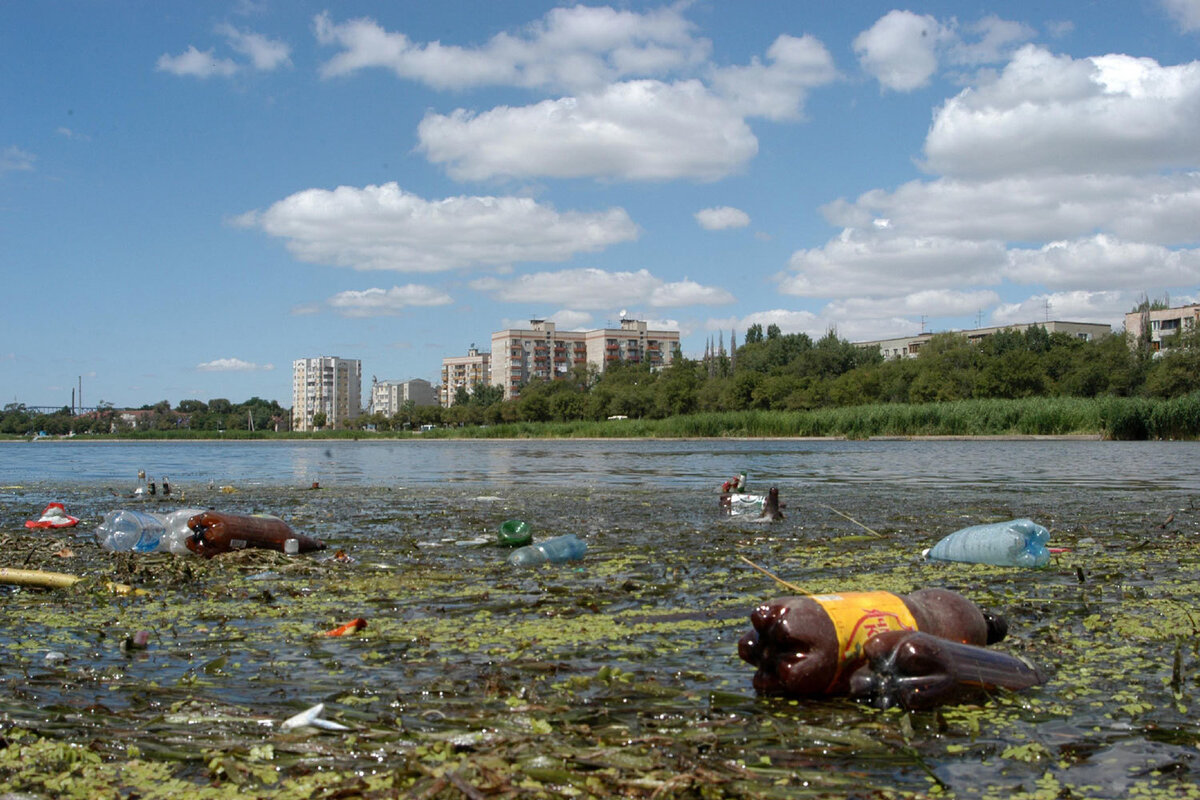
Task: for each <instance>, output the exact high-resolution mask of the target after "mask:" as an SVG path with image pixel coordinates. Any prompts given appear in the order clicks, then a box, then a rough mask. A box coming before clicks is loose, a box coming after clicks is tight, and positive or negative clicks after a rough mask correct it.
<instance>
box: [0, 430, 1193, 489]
mask: <svg viewBox="0 0 1200 800" xmlns="http://www.w3.org/2000/svg"><path fill="white" fill-rule="evenodd" d="M1195 453H1196V445H1195V444H1194V443H1188V442H1098V441H1076V440H1019V441H1006V440H975V441H942V440H918V441H885V440H873V441H863V442H858V441H829V440H821V441H810V440H686V441H645V440H634V441H629V440H620V441H608V440H605V441H541V440H539V441H523V440H522V441H483V442H479V441H334V442H311V441H306V442H145V443H142V442H87V443H82V442H64V443H58V442H50V443H26V442H18V443H6V444H0V484H5V485H11V484H30V483H41V482H50V483H62V482H68V483H70V482H82V483H113V482H116V483H118V484H120V485H124V483H131V482H132V481H133V480H134V478H135V477H136V475H137V472H138V470H140V469H144V470H146V471H147V472H148V473H149V474H151V475H155V476H163V475H167V476H169V477H170V478H171V481H172V483H173V484H177V485H184V484H187V483H192V484H194V483H208V482H210V481H211V482H215V483H217V484H225V483H233V484H253V485H308V484H310V483H312V482H313V481H319V482H320V483H321V485H323V486H325V485H329V486H337V485H341V486H392V487H419V486H430V485H439V484H446V483H455V484H465V485H475V484H478V485H504V484H510V483H517V484H526V483H530V482H534V483H536V484H538V485H545V486H559V487H582V486H651V487H662V488H684V487H688V488H695V487H696V486H703V485H709V484H711V485H713V486H716V485H717V484H718V483H719V482H720V481H721V480H723V479H724V478H726V477H728V476H729V475H732V474H735V473H737V472H739V471H745V472H747V473H748V474H749V475H750V477H751V482H752V486H753V485H758V486H762V485H763V484H764V483H771V484H777V485H779V486H781V487H787V488H789V489H792V490H795V489H796V488H798V487H802V486H804V485H810V484H818V483H838V484H845V483H848V484H880V485H898V486H913V487H916V486H923V487H938V486H973V485H979V486H983V485H987V486H998V485H1001V486H1008V487H1011V488H1020V487H1023V486H1037V487H1055V486H1061V487H1069V486H1088V487H1098V488H1100V487H1111V488H1118V489H1129V488H1134V487H1138V488H1146V489H1150V488H1164V489H1166V488H1169V489H1200V460H1198V459H1196V458H1195V457H1194V455H1195Z"/></svg>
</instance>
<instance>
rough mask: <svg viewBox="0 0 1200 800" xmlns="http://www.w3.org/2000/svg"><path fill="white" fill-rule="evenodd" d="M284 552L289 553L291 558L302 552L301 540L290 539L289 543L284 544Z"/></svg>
mask: <svg viewBox="0 0 1200 800" xmlns="http://www.w3.org/2000/svg"><path fill="white" fill-rule="evenodd" d="M283 552H285V553H287V554H288V555H289V556H294V555H296V554H297V553H299V552H300V540H299V539H288V540H287V541H285V542H284V543H283Z"/></svg>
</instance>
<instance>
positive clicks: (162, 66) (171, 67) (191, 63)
mask: <svg viewBox="0 0 1200 800" xmlns="http://www.w3.org/2000/svg"><path fill="white" fill-rule="evenodd" d="M155 68H156V69H157V70H158V71H159V72H169V73H171V74H172V75H180V76H188V77H192V78H211V77H213V76H217V77H221V78H228V77H229V76H231V75H235V74H236V73H237V71H238V65H237V64H235V63H234V62H233V61H231V60H230V59H228V58H217V57H216V56H215V55H214V54H213V50H212V49H209V50H204V51H200V50H197V49H196V47H195V45H188V49H187V50H185V51H184V52H182V53H180V54H179V55H177V56H172V55H168V54H167V53H163V54H162V55H161V56H159V57H158V62H157V63H156V64H155Z"/></svg>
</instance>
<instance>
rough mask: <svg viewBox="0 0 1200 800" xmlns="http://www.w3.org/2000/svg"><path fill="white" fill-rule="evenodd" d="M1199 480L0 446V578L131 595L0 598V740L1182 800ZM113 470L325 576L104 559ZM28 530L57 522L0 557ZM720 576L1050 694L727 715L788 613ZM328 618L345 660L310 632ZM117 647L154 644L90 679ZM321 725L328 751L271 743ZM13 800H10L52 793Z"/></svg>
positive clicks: (904, 457)
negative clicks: (15, 573)
mask: <svg viewBox="0 0 1200 800" xmlns="http://www.w3.org/2000/svg"><path fill="white" fill-rule="evenodd" d="M1198 454H1200V450H1198V449H1197V445H1196V444H1195V443H1177V442H1101V441H1090V440H1028V439H1026V440H972V441H958V440H928V439H923V440H912V441H907V440H895V441H891V440H888V441H883V440H873V441H836V440H815V441H813V440H686V441H647V440H633V441H629V440H625V441H613V440H601V441H592V440H589V441H544V440H536V441H527V440H521V441H438V440H415V441H357V442H355V441H331V442H314V441H288V442H146V443H141V442H28V443H27V442H17V443H5V444H0V537H2V538H3V540H4V541H5V542H7V546H6V547H5V548H2V549H0V566H8V567H25V568H30V567H32V568H41V569H45V570H52V571H65V572H71V573H73V574H77V575H83V576H88V577H90V578H91V580H93V581H102V580H120V581H123V582H129V583H133V584H136V585H138V586H141V587H145V589H146V590H147V591H148V592H149V595H148V596H143V597H120V598H113V597H111V596H109V595H107V594H106V593H104V592H103V591H101V590H100V589H99V588H98V587H97V586H96V585H95V584H92V585H91V587H90V588H88V586H87V585H85V586H83V587H82V588H80V589H78V590H61V591H55V592H47V591H40V590H33V591H29V590H23V589H16V588H14V587H9V586H0V722H3V724H4V730H3V731H2V732H3V733H4V735H5V736H6V737H8V736H9V735H10V734H9V728H11V727H19V728H25V729H29V730H34V731H37V732H38V734H39V735H41V736H44V737H48V738H51V739H55V740H58V741H60V742H66V743H70V744H72V745H74V746H77V747H83V748H88V749H90V750H92V751H96V752H98V753H99V754H100V755H101V756H102V758H103V759H104V761H105V763H106V764H109V765H120V764H121V763H122V762H123V761H125V760H126V759H128V758H130V757H131V756H130V755H129V753H130V752H132V751H133V748H134V747H135V746H136V748H138V751H139V752H140V753H141V754H142V757H143V758H147V759H150V760H161V761H162V762H163V763H168V764H172V765H175V766H172V767H171V774H172V775H173V776H175V777H178V778H182V779H187V780H191V781H195V782H196V783H197V785H208V783H209V782H210V780H211V776H210V774H209V772H208V770H207V768H206V766H205V765H206V764H208V761H209V758H210V754H212V753H225V754H227V757H228V758H233V759H242V760H246V759H248V758H250V756H248V755H247V754H253V753H256V752H262V747H263V746H264V745H268V744H269V745H270V748H268V749H269V750H270V752H272V753H273V756H272V758H273V759H274V761H273V763H274V768H275V769H278V770H279V773H278V774H279V775H281V776H285V777H298V778H302V777H303V776H306V775H309V774H310V773H311V772H312V771H313V769H319V770H321V771H322V772H323V773H326V774H328V772H330V771H335V770H336V771H341V772H342V773H344V775H346V776H348V777H346V778H345V781H347V783H346V784H345V785H346V786H350V785H352V784H353V785H354V786H357V784H354V781H357V780H358V779H359V778H358V777H356V776H364V775H366V776H371V775H375V774H377V772H378V771H385V772H390V771H393V770H397V771H398V772H397V774H401V773H403V774H407V775H410V776H411V777H412V778H413V779H414V780H416V779H418V778H420V776H422V775H424V774H429V772H430V770H433V769H441V768H442V766H443V764H442V762H441V761H440V760H431V759H434V756H430V755H428V754H429V753H433V754H435V756H437V758H443V757H446V756H447V755H448V756H449V757H450V758H452V759H454V760H455V761H456V763H461V764H462V766H461V768H460V770H459V773H460V774H461V775H462V776H463V779H464V780H466V781H467V782H470V783H475V784H477V785H483V784H484V783H485V782H486V781H488V780H492V779H495V776H496V775H497V774H499V775H500V776H501V779H502V782H503V780H509V779H510V778H511V780H512V781H514V782H516V781H518V780H522V779H529V780H533V779H536V780H540V781H545V782H546V783H547V785H550V786H558V785H559V784H561V785H562V786H567V785H568V784H570V785H575V786H582V785H584V783H585V782H586V783H587V784H588V785H592V783H595V782H599V783H598V784H597V785H598V786H599V787H600V788H597V789H596V790H595V791H596V795H597V796H603V795H606V794H607V795H609V796H635V795H636V796H646V795H647V794H649V792H650V791H651V789H650V788H649V787H650V784H647V783H646V781H648V780H649V781H658V784H654V785H664V784H666V782H667V781H672V780H676V779H678V778H680V776H681V774H682V775H683V776H684V777H686V776H687V775H691V776H692V777H693V778H694V779H695V780H696V781H698V782H701V783H702V782H712V781H715V782H716V783H717V784H718V785H725V786H735V785H736V786H738V787H740V789H739V791H738V793H737V794H738V796H743V797H751V798H766V797H771V798H775V797H803V798H816V797H820V798H827V797H828V798H832V797H839V798H840V797H863V798H866V797H885V796H887V797H910V798H911V797H927V796H930V792H931V790H932V789H935V788H936V789H937V790H939V791H940V792H942V794H943V795H945V796H954V797H957V798H968V797H970V798H980V800H991V798H995V797H1031V796H1034V794H1031V793H1033V792H1035V790H1036V796H1047V797H1054V796H1058V797H1088V798H1114V800H1115V799H1116V798H1124V797H1131V796H1138V797H1156V798H1157V797H1195V794H1194V789H1195V785H1196V776H1197V775H1198V774H1200V723H1198V722H1197V721H1196V716H1195V712H1194V710H1193V709H1194V708H1195V707H1196V706H1197V704H1200V655H1198V654H1200V633H1198V632H1197V628H1196V625H1197V623H1196V621H1195V613H1194V610H1195V609H1196V608H1197V607H1200V458H1197V455H1198ZM138 470H145V471H146V472H147V473H148V474H149V475H152V476H155V477H158V478H160V479H161V478H162V477H163V476H169V478H170V481H171V484H172V486H173V487H175V488H176V489H177V490H178V491H177V492H176V493H175V494H173V496H172V497H171V498H170V502H164V501H163V500H162V498H158V502H150V503H146V504H144V505H142V506H141V507H142V508H144V509H147V510H156V511H157V510H162V511H165V510H170V509H173V508H174V503H176V502H179V501H180V500H181V497H180V495H184V494H186V504H187V505H188V506H192V507H200V508H215V509H218V510H223V511H229V512H233V513H242V514H256V513H267V514H276V515H279V516H281V517H283V518H284V519H285V520H286V521H287V522H288V523H289V524H290V525H291V526H292V527H293V528H294V529H296V530H298V531H301V532H303V533H306V534H309V535H313V536H317V537H320V538H322V539H324V540H325V541H326V542H328V543H329V545H330V547H329V549H328V550H327V551H324V552H322V553H319V554H314V555H312V556H303V557H299V558H294V559H288V558H286V557H284V556H283V555H281V554H275V553H270V552H265V551H244V552H242V553H234V554H229V555H228V556H219V557H217V558H214V559H212V560H210V561H204V560H202V559H199V558H196V557H192V556H178V557H176V556H171V555H168V554H151V555H149V556H129V555H124V554H112V553H108V552H106V551H103V550H102V549H101V548H100V547H98V546H97V545H96V543H95V536H94V530H95V527H96V525H97V524H98V522H99V520H100V519H101V518H102V517H103V515H104V514H105V513H106V512H107V511H109V510H111V509H114V508H120V507H123V506H124V505H125V504H127V503H132V502H134V501H132V500H130V499H129V498H128V497H127V495H128V493H129V492H130V490H132V489H133V488H134V486H135V485H136V476H137V472H138ZM743 470H744V471H745V472H746V473H747V474H748V475H749V483H750V488H751V489H752V490H761V489H764V488H766V487H767V486H770V485H777V486H779V488H780V491H781V496H782V498H783V500H784V502H785V503H786V506H787V507H786V509H785V514H786V517H785V519H783V520H781V521H778V522H773V523H769V524H767V523H764V522H762V521H760V520H756V519H753V518H749V517H728V516H723V515H722V514H720V513H719V511H718V508H717V502H716V491H715V490H716V488H717V486H718V484H719V483H720V482H721V481H722V480H725V479H726V478H728V477H730V476H731V475H733V474H734V473H736V472H738V471H743ZM314 481H315V482H318V483H319V484H320V487H321V490H320V491H311V490H310V488H309V487H310V486H311V484H312V483H313V482H314ZM221 487H232V488H231V489H229V490H228V491H226V490H223V489H222V488H221ZM51 500H59V501H62V502H64V503H65V504H66V506H67V508H68V511H69V512H70V513H72V514H75V515H77V516H79V517H81V518H82V519H83V521H82V522H81V523H80V525H79V527H78V528H76V529H72V530H71V531H70V532H63V533H55V534H49V533H33V532H28V531H26V530H25V529H24V527H23V524H22V523H23V521H24V520H26V519H28V518H30V517H31V516H34V515H36V514H37V513H38V512H39V511H40V510H41V508H42V507H43V506H44V504H45V503H46V502H48V501H51ZM1025 516H1027V517H1030V518H1033V519H1035V520H1037V521H1038V522H1040V523H1042V524H1044V525H1045V526H1046V527H1048V528H1049V529H1050V530H1051V534H1052V540H1051V543H1052V544H1054V545H1056V546H1059V547H1063V548H1066V552H1064V553H1062V554H1060V555H1057V556H1055V557H1054V560H1053V561H1052V563H1051V564H1050V565H1049V566H1048V567H1047V568H1046V569H1042V570H1027V569H1007V568H998V567H984V566H980V565H972V564H946V563H932V562H925V561H923V560H922V559H921V558H920V553H921V551H922V550H923V549H924V548H927V547H930V546H931V545H932V544H934V543H935V542H936V541H937V540H938V539H939V538H940V537H941V536H944V535H945V534H947V533H949V532H951V531H953V530H955V529H957V528H960V527H964V526H966V525H971V524H975V523H978V522H985V521H994V520H999V519H1008V518H1012V517H1025ZM509 518H520V519H523V520H525V521H527V522H528V523H529V524H530V526H531V527H532V529H533V531H534V536H535V539H538V540H541V539H546V538H549V537H551V536H556V535H560V534H565V533H574V534H576V535H578V536H579V537H580V538H581V539H583V540H584V541H585V542H586V544H587V553H586V556H585V558H584V559H583V560H582V561H580V562H575V563H572V564H570V565H555V566H552V567H546V568H537V569H528V570H520V569H515V568H513V567H511V566H510V565H508V564H507V563H506V562H505V557H506V555H507V553H506V551H504V550H503V549H502V548H500V547H498V546H496V545H495V544H494V541H495V534H496V530H497V527H498V525H499V523H501V522H502V521H504V520H505V519H509ZM64 546H65V547H64ZM338 550H342V551H344V552H345V554H346V555H347V556H348V558H345V559H339V558H335V557H333V553H334V552H336V551H338ZM742 557H744V558H745V559H748V560H750V561H751V562H753V564H756V565H760V566H762V567H763V568H764V569H769V570H770V571H772V572H773V573H774V574H776V575H779V576H781V577H782V578H784V579H786V580H788V581H790V582H792V583H793V584H795V585H797V586H802V587H803V591H806V592H840V591H848V590H876V589H884V590H889V591H896V592H907V591H911V590H912V589H914V588H919V587H923V586H940V587H944V588H949V589H953V590H955V591H958V592H960V593H962V594H964V595H966V596H968V597H969V598H970V599H972V600H973V601H974V602H976V603H978V604H979V605H980V606H981V607H983V608H985V609H988V610H990V611H994V612H997V613H1000V614H1002V615H1003V616H1005V617H1006V618H1007V620H1008V622H1009V637H1008V638H1007V639H1006V640H1005V641H1004V642H1002V643H1000V644H999V645H997V647H998V648H1000V649H1002V650H1003V651H1005V652H1008V653H1011V654H1015V655H1020V656H1022V657H1025V658H1028V659H1030V660H1031V661H1032V662H1034V663H1036V664H1039V665H1041V666H1042V667H1043V668H1044V669H1046V671H1047V672H1048V673H1049V681H1048V682H1047V683H1046V684H1045V685H1044V686H1041V687H1036V688H1035V689H1033V690H1030V691H1027V692H1022V693H1018V694H1015V695H1012V696H1006V695H1005V696H996V697H990V698H985V699H983V700H982V701H980V702H979V703H976V704H968V705H964V706H953V707H946V708H944V709H940V710H938V711H937V712H936V713H918V714H913V715H912V716H911V719H909V718H908V717H906V716H904V715H902V714H900V713H899V712H897V711H896V710H894V709H893V710H891V711H888V712H880V711H877V710H875V709H871V708H868V707H865V706H862V705H860V704H856V703H852V702H850V701H848V700H845V699H832V700H826V699H806V700H801V701H795V700H790V699H786V698H766V697H758V696H756V695H755V692H754V690H753V688H752V685H751V677H752V675H753V673H754V670H753V668H752V667H750V666H749V665H748V664H746V663H744V662H742V661H741V660H740V658H739V657H738V655H737V642H738V639H739V637H740V636H741V635H742V634H743V633H744V632H745V630H746V629H747V627H748V618H749V614H750V612H751V610H752V609H753V608H754V607H755V606H756V605H758V604H759V603H761V602H763V601H764V600H766V599H768V598H770V597H772V596H776V595H778V594H780V593H790V592H792V591H793V590H791V589H783V588H781V587H780V586H779V585H777V584H776V583H775V582H774V581H773V580H772V579H771V578H770V577H768V576H766V575H764V574H762V573H761V572H760V571H757V570H755V569H754V568H753V567H752V566H751V565H748V564H746V563H745V562H744V561H743V560H742ZM358 616H362V617H364V618H367V619H368V620H369V627H368V628H367V629H366V630H365V631H363V632H362V633H361V634H360V635H357V636H355V637H351V638H348V639H333V640H327V639H323V638H321V637H318V636H316V634H317V633H319V632H320V631H323V630H327V629H329V628H332V627H333V626H334V625H337V624H340V623H342V622H345V621H347V620H349V619H352V618H354V617H358ZM137 630H147V631H150V632H151V634H152V640H151V644H150V647H149V648H148V649H147V650H145V651H140V652H137V653H130V652H127V651H125V650H124V649H122V647H121V641H122V640H123V639H124V638H125V637H126V636H127V635H128V634H130V633H132V632H134V631H137ZM317 702H323V703H325V704H326V714H327V716H328V717H329V718H331V719H336V720H339V721H341V722H343V723H345V724H348V725H349V726H351V727H352V728H353V729H354V731H355V733H354V734H353V735H342V734H338V733H333V732H323V733H320V734H315V733H306V734H295V733H284V732H281V731H279V729H278V727H277V725H276V723H278V721H280V720H283V719H285V718H287V717H289V716H291V715H293V714H295V713H296V712H298V711H300V710H301V709H303V708H305V707H307V706H309V705H312V704H315V703H317ZM448 746H450V747H452V748H453V752H450V751H449V750H445V749H444V748H446V747H448ZM437 754H441V755H437ZM535 754H536V755H537V759H535V758H533V756H534V755H535ZM314 758H317V759H319V760H318V761H316V762H314V761H313V759H314ZM544 758H549V760H548V761H546V760H538V759H544ZM251 760H252V759H251ZM417 762H421V767H419V768H418V767H417V766H415V764H416V763H417ZM314 764H316V766H315V767H314ZM477 765H478V766H477ZM116 768H117V769H119V766H118V767H116ZM497 770H499V772H498V773H497ZM26 771H27V773H29V774H31V775H36V774H37V768H35V767H32V766H31V767H28V768H27V770H26ZM51 771H53V765H51ZM272 774H275V773H274V772H272ZM489 776H491V777H489ZM523 776H524V777H523ZM3 779H4V773H3V769H2V768H0V793H3V792H4V791H5V790H6V787H7V786H9V784H5V783H3ZM31 780H32V779H31ZM680 785H683V784H680ZM697 785H698V784H697ZM40 786H41V785H40V784H36V783H29V784H19V785H15V787H14V788H16V789H20V790H25V791H31V790H38V793H39V794H42V795H48V794H54V792H46V791H41V790H40V788H39V787H40ZM424 786H425V788H428V785H427V784H424ZM358 788H359V789H361V788H362V787H358ZM743 790H744V791H743ZM681 791H682V790H681ZM697 792H698V790H696V787H695V786H693V787H692V791H691V793H690V794H687V795H686V796H696V795H697ZM102 794H105V793H104V792H97V793H96V795H97V796H100V795H102ZM110 794H111V793H110ZM554 794H556V792H555V791H553V790H551V791H550V792H548V795H549V796H553V795H554ZM263 796H267V795H266V794H264V795H263ZM663 796H682V795H680V794H672V793H670V792H664V795H663Z"/></svg>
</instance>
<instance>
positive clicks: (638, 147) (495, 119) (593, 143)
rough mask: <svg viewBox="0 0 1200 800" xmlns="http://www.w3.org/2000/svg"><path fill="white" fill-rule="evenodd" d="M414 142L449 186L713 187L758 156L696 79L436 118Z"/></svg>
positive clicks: (735, 117) (740, 124)
mask: <svg viewBox="0 0 1200 800" xmlns="http://www.w3.org/2000/svg"><path fill="white" fill-rule="evenodd" d="M698 120H703V124H699V123H698ZM417 136H418V139H419V141H420V143H419V145H418V149H419V150H420V151H421V152H422V153H424V154H425V156H426V158H428V159H429V160H430V161H431V162H433V163H435V164H445V165H446V167H447V170H448V172H449V173H450V175H451V177H453V178H456V179H458V180H475V181H478V180H486V179H490V178H497V177H508V178H529V177H551V178H580V177H613V178H620V179H624V180H671V179H678V178H685V179H696V180H717V179H718V178H722V177H725V176H727V175H729V174H731V173H734V172H736V171H737V170H739V169H741V168H742V167H743V166H744V165H745V164H746V163H747V162H748V161H749V160H750V159H751V158H753V157H754V155H755V154H756V153H757V152H758V140H757V139H756V138H755V136H754V134H753V133H752V132H751V130H750V127H749V126H748V125H747V124H746V121H745V120H744V119H743V117H742V116H741V115H740V114H738V113H737V112H736V111H735V109H734V108H733V107H732V105H731V104H730V103H728V102H726V101H725V100H723V99H721V98H719V97H717V96H715V95H714V94H712V93H711V92H710V91H709V90H708V89H707V88H706V87H705V86H704V85H703V84H702V83H700V82H699V81H697V80H689V81H681V82H677V83H673V84H668V83H663V82H660V81H653V80H642V81H629V82H625V83H618V84H613V85H610V86H607V87H605V88H604V89H602V90H600V91H597V92H594V93H584V94H581V95H579V96H577V97H568V98H562V99H558V100H545V101H543V102H540V103H536V104H534V105H531V106H524V107H520V108H512V107H508V106H501V107H498V108H494V109H492V110H490V111H486V112H483V113H480V114H476V113H472V112H470V111H467V110H465V109H458V110H456V111H454V112H452V113H450V114H437V113H433V112H430V113H429V114H426V116H425V118H424V119H423V120H422V121H421V124H420V126H419V127H418V128H417Z"/></svg>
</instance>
